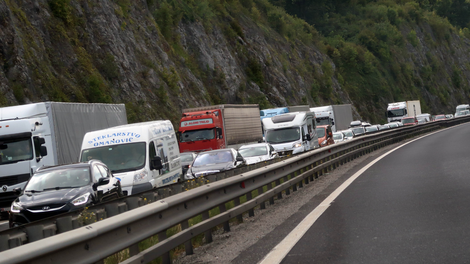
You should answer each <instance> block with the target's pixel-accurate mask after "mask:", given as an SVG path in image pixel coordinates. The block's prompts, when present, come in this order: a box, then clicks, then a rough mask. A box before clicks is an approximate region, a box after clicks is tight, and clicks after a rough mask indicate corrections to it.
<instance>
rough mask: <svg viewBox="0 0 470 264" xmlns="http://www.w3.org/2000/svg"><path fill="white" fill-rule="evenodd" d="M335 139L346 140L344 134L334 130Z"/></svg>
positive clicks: (337, 140) (336, 141) (336, 140)
mask: <svg viewBox="0 0 470 264" xmlns="http://www.w3.org/2000/svg"><path fill="white" fill-rule="evenodd" d="M333 140H334V141H335V143H339V142H343V141H344V134H343V133H341V132H334V133H333Z"/></svg>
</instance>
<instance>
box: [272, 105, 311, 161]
mask: <svg viewBox="0 0 470 264" xmlns="http://www.w3.org/2000/svg"><path fill="white" fill-rule="evenodd" d="M263 126H264V129H265V133H266V136H265V140H266V142H268V143H270V144H271V145H272V146H273V147H274V149H275V150H276V151H277V152H278V153H279V155H286V154H289V153H292V154H297V153H302V152H304V151H309V150H312V149H315V148H319V147H320V145H319V144H318V137H317V132H316V126H315V115H314V114H313V113H312V112H294V113H287V114H282V115H277V116H273V117H271V118H265V119H263Z"/></svg>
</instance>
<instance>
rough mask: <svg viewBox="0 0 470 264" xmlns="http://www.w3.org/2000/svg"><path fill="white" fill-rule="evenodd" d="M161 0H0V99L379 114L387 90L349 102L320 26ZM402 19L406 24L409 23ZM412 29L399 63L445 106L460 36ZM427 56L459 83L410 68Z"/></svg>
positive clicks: (450, 97) (174, 111)
mask: <svg viewBox="0 0 470 264" xmlns="http://www.w3.org/2000/svg"><path fill="white" fill-rule="evenodd" d="M160 2H163V1H156V0H135V1H134V0H133V1H130V0H100V1H86V0H15V1H13V0H5V1H1V2H0V58H1V60H0V65H1V69H2V70H1V71H0V91H1V95H0V105H1V106H6V105H15V104H23V103H30V102H38V101H47V100H50V101H71V102H104V103H125V104H126V107H127V111H128V118H129V121H130V122H136V121H145V120H155V119H170V120H172V121H173V123H174V124H175V125H177V120H178V119H179V117H180V114H181V109H182V108H188V107H195V106H202V105H209V104H220V103H257V104H260V107H261V108H267V107H274V106H286V105H298V104H310V105H311V106H317V105H326V104H339V103H351V104H353V106H354V109H353V111H354V115H355V118H360V117H361V116H364V117H366V118H368V119H372V121H380V120H384V116H383V113H384V110H385V108H386V103H388V102H392V101H393V100H394V98H393V95H390V96H389V97H390V98H380V99H379V100H380V104H379V105H380V106H381V105H382V104H383V108H380V107H370V106H369V104H368V102H352V101H351V99H350V98H353V96H351V94H349V93H351V90H348V91H347V90H345V89H343V88H342V86H341V83H342V80H339V78H338V76H337V75H336V74H335V69H336V66H335V64H334V63H333V61H332V60H331V59H330V58H329V57H328V55H327V52H326V49H325V47H323V44H322V42H321V41H320V37H319V36H318V37H317V38H318V40H317V42H315V41H313V42H312V43H308V44H306V43H304V42H302V41H300V40H298V39H296V38H290V39H288V38H286V37H285V36H283V35H281V34H278V33H277V31H276V30H274V29H272V28H271V27H269V26H268V24H267V23H263V22H262V20H260V21H261V22H260V21H255V20H254V19H253V18H252V15H245V13H244V11H240V10H238V11H237V10H229V9H230V8H228V7H227V5H228V4H227V3H228V2H230V1H225V5H226V6H222V7H219V6H211V7H210V8H212V10H219V11H217V12H218V13H217V12H216V11H213V12H212V13H211V14H213V16H212V17H211V19H203V18H204V16H202V15H201V16H199V17H197V16H194V17H189V16H186V17H185V15H184V14H182V15H178V12H174V13H173V14H170V15H169V16H168V14H167V13H164V12H163V11H161V10H165V8H167V9H169V10H171V8H174V7H172V6H171V5H168V6H166V7H165V6H164V5H163V4H162V3H160ZM183 2H184V1H183ZM206 2H207V1H201V3H206ZM212 2H214V1H212ZM212 2H211V3H212ZM215 2H217V1H215ZM220 2H221V3H222V2H224V1H220ZM232 2H233V1H232ZM235 2H238V1H235ZM245 2H246V1H245ZM204 7H205V6H204V5H202V4H201V6H198V8H201V10H204ZM206 7H207V6H206ZM255 11H256V10H255ZM198 12H200V13H201V12H202V11H198ZM253 12H254V11H253V10H252V13H253ZM257 12H259V11H257ZM178 16H179V17H178ZM401 30H402V34H403V35H404V36H406V35H408V34H409V32H410V29H409V28H406V27H403V28H402V29H401ZM414 30H415V32H416V36H417V39H418V40H419V43H418V44H417V45H415V46H413V45H411V44H409V43H408V44H407V47H408V52H409V54H412V55H413V56H412V57H406V56H404V57H403V58H402V59H403V61H404V64H406V63H408V65H409V66H410V67H411V68H410V71H411V72H414V73H415V74H413V77H414V79H413V81H414V82H415V86H418V91H419V95H420V99H422V100H424V101H425V105H426V106H427V111H429V112H431V113H437V112H438V111H444V110H445V111H447V112H448V111H451V109H453V108H454V107H455V106H454V104H457V103H458V102H459V98H460V99H462V98H463V99H465V98H468V93H469V91H468V90H469V89H468V88H467V87H468V81H467V80H468V77H469V75H470V72H469V71H468V69H467V67H466V66H467V65H469V64H468V62H469V60H468V58H467V57H466V56H465V54H466V53H467V52H466V51H468V45H469V42H468V40H467V39H462V38H461V37H460V36H458V35H457V34H453V35H451V36H450V37H449V38H448V41H447V43H448V45H447V46H446V47H441V46H438V45H437V46H436V45H435V43H434V44H429V41H428V40H426V38H428V37H429V36H431V37H432V36H433V34H432V29H431V28H429V27H428V28H426V27H425V26H424V28H415V29H414ZM423 32H428V33H423ZM426 43H428V44H426ZM430 60H431V61H432V60H438V61H446V62H445V63H439V65H443V66H440V67H442V70H443V71H444V72H447V73H448V74H447V75H443V76H452V73H453V72H454V73H456V74H461V76H462V77H461V78H453V79H452V78H447V79H445V80H443V81H442V83H443V85H444V84H445V83H449V82H452V80H454V82H455V81H461V82H462V83H459V85H460V87H461V88H460V89H457V90H455V89H451V88H449V89H448V90H447V91H446V93H443V92H436V91H434V90H433V89H432V88H429V87H425V81H424V80H422V81H421V82H420V81H419V80H420V79H425V75H423V74H422V71H420V69H422V68H423V67H425V66H426V65H429V64H430V63H429V61H430ZM452 65H454V66H452ZM325 69H330V70H329V71H331V72H332V73H328V72H325ZM459 76H460V75H459ZM443 78H444V77H443ZM319 80H321V82H323V83H327V84H328V87H329V88H328V89H331V94H330V95H331V97H329V96H323V97H321V98H317V95H316V94H315V93H312V87H315V85H316V84H318V82H319ZM416 83H418V84H416ZM419 83H421V86H419ZM348 92H349V93H348ZM409 99H415V98H409ZM416 99H417V98H416ZM407 100H408V99H407ZM443 101H446V103H448V104H444V103H442V102H443ZM379 108H380V109H379ZM356 109H357V110H356Z"/></svg>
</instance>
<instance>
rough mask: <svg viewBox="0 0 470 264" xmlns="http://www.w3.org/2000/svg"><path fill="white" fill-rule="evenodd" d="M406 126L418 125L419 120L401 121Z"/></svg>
mask: <svg viewBox="0 0 470 264" xmlns="http://www.w3.org/2000/svg"><path fill="white" fill-rule="evenodd" d="M401 122H402V123H403V125H404V126H414V125H417V124H418V120H417V119H416V118H415V117H404V118H402V119H401Z"/></svg>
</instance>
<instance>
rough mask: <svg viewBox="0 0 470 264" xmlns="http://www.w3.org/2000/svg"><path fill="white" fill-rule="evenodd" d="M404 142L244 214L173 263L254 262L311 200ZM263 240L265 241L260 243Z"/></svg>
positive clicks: (258, 259) (365, 156)
mask: <svg viewBox="0 0 470 264" xmlns="http://www.w3.org/2000/svg"><path fill="white" fill-rule="evenodd" d="M403 143H404V142H401V143H397V144H393V145H389V146H387V147H384V148H382V149H380V150H378V151H375V152H372V153H370V154H368V155H364V156H362V157H359V158H357V159H355V160H353V161H351V162H349V163H346V164H344V165H343V166H340V167H339V168H337V169H336V170H334V171H330V173H328V174H325V175H323V176H320V177H319V178H318V179H315V181H313V182H311V183H310V184H308V185H304V187H303V188H299V189H298V191H297V192H291V194H290V195H283V199H280V200H276V201H275V203H274V205H269V203H266V209H265V210H260V209H259V208H257V209H255V216H254V217H248V215H247V214H244V215H243V223H241V224H232V225H231V227H230V228H231V232H227V233H224V232H223V229H219V230H217V231H216V232H213V242H212V243H210V244H205V245H203V246H201V247H198V248H195V249H194V254H193V255H189V256H186V255H185V254H184V253H183V254H182V255H180V256H179V257H178V258H177V259H176V260H174V261H173V263H177V264H183V263H184V264H192V263H257V262H258V261H260V260H261V259H262V258H263V257H264V255H265V254H266V253H267V252H269V251H270V250H271V249H272V247H273V246H275V245H276V244H277V243H279V242H280V241H272V239H269V236H268V235H269V234H270V233H271V232H273V231H275V229H276V230H277V228H278V227H280V226H281V225H283V224H284V223H285V224H284V225H290V226H291V229H293V228H294V227H295V226H294V224H293V221H289V222H286V220H288V219H289V218H291V217H292V216H293V215H294V214H297V215H299V214H302V215H306V214H308V213H309V212H310V211H311V209H310V208H309V209H308V210H310V211H309V212H302V211H305V207H312V204H311V203H312V200H315V199H316V200H318V201H319V200H323V199H324V198H325V197H326V196H327V195H328V194H329V193H330V192H331V191H333V190H334V189H336V188H337V186H339V185H340V184H341V183H342V182H343V181H344V180H346V179H347V178H349V176H350V175H352V174H354V172H356V171H357V170H359V169H360V168H362V167H363V166H364V165H365V164H366V163H368V162H370V161H372V160H374V159H375V158H377V157H379V156H380V155H382V154H384V153H385V152H387V151H389V150H391V149H393V148H395V147H397V146H399V145H401V144H403ZM309 203H310V205H309ZM315 206H316V205H315ZM289 220H290V219H289ZM297 221H300V219H299V220H297ZM285 232H287V231H285ZM271 237H272V235H271ZM263 239H264V240H265V241H263V243H259V242H260V241H262V240H263ZM254 248H257V249H256V250H255V249H254ZM254 252H258V253H257V254H256V253H254ZM260 253H262V254H260Z"/></svg>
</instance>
